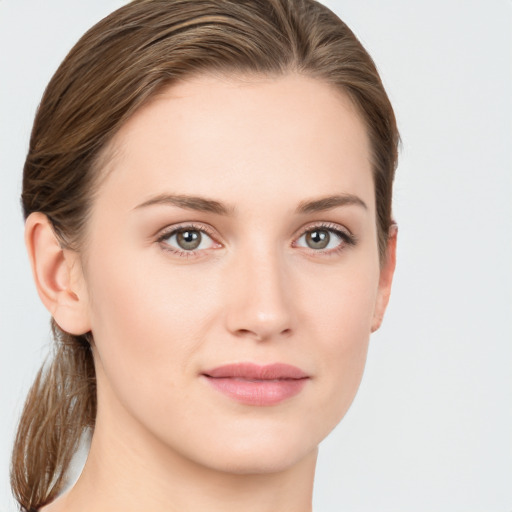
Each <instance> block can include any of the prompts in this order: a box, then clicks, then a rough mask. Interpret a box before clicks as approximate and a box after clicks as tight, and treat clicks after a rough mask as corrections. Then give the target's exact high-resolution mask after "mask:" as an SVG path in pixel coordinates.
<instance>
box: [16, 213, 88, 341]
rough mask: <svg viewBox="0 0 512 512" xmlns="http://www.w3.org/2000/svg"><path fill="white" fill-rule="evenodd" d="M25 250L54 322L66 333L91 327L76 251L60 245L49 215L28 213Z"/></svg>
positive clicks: (83, 331)
mask: <svg viewBox="0 0 512 512" xmlns="http://www.w3.org/2000/svg"><path fill="white" fill-rule="evenodd" d="M25 245H26V247H27V251H28V257H29V260H30V265H31V267H32V274H33V277H34V281H35V284H36V288H37V293H38V294H39V297H40V299H41V301H42V302H43V304H44V305H45V307H46V309H47V310H48V311H49V312H50V313H51V315H52V317H53V318H54V320H55V321H56V322H57V325H58V326H59V327H60V328H61V329H62V330H63V331H65V332H67V333H69V334H75V335H80V334H85V333H86V332H89V331H90V330H91V327H90V323H89V317H88V308H87V304H88V297H87V293H86V287H85V281H84V277H83V273H82V267H81V265H80V260H79V257H78V254H77V253H76V252H74V251H71V250H68V249H64V248H62V247H61V245H60V243H59V240H58V238H57V237H56V235H55V232H54V230H53V227H52V225H51V223H50V221H49V220H48V217H47V216H46V215H44V214H42V213H40V212H34V213H31V214H30V215H29V216H28V218H27V220H26V222H25Z"/></svg>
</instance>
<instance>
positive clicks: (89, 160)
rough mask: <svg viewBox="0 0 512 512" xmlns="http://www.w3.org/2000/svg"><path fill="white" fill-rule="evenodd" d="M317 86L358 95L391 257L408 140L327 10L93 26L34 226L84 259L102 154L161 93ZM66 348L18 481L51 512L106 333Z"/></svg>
mask: <svg viewBox="0 0 512 512" xmlns="http://www.w3.org/2000/svg"><path fill="white" fill-rule="evenodd" d="M211 72H214V73H221V74H233V73H234V74H239V73H240V74H242V73H252V74H254V73H256V74H264V75H272V76H279V75H282V74H285V73H290V72H294V73H299V74H303V75H306V76H309V77H315V78H318V79H319V80H321V81H323V82H327V83H329V84H331V85H333V86H334V87H335V88H337V89H338V90H340V91H342V92H344V93H345V94H347V95H348V96H349V97H350V98H351V100H352V102H353V103H354V105H355V106H356V108H357V109H358V111H359V113H360V114H361V117H362V119H363V120H364V122H365V124H366V127H367V130H368V134H369V138H370V142H371V147H372V152H373V155H372V156H373V173H374V184H375V197H376V205H377V232H378V245H379V252H380V257H381V259H382V258H385V251H386V246H387V237H388V232H389V228H390V226H391V223H392V220H391V196H392V183H393V177H394V171H395V168H396V164H397V147H398V143H399V135H398V131H397V127H396V122H395V117H394V114H393V110H392V107H391V104H390V102H389V100H388V97H387V95H386V92H385V90H384V88H383V85H382V83H381V80H380V78H379V75H378V73H377V70H376V68H375V65H374V63H373V61H372V59H371V57H370V56H369V55H368V53H367V52H366V51H365V50H364V48H363V47H362V45H361V44H360V43H359V41H358V40H357V39H356V37H355V36H354V34H353V33H352V32H351V31H350V29H349V28H348V27H347V26H346V25H345V24H344V23H343V22H342V21H341V20H340V19H339V18H338V17H337V16H336V15H335V14H333V13H332V12H331V11H330V10H329V9H327V8H326V7H325V6H323V5H321V4H320V3H317V2H316V1H314V0H135V1H133V2H131V3H129V4H128V5H126V6H124V7H122V8H120V9H118V10H117V11H115V12H114V13H112V14H111V15H109V16H108V17H106V18H105V19H103V20H102V21H100V22H99V23H98V24H97V25H95V26H94V27H93V28H92V29H90V30H89V31H88V32H87V33H86V34H85V35H84V36H83V37H82V38H81V39H80V40H79V41H78V43H77V44H76V45H75V47H74V48H73V49H72V50H71V51H70V52H69V54H68V55H67V57H66V58H65V60H64V62H63V63H62V64H61V65H60V67H59V69H58V70H57V72H56V73H55V75H54V76H53V78H52V79H51V81H50V83H49V84H48V86H47V88H46V91H45V93H44V95H43V98H42V100H41V104H40V106H39V109H38V111H37V115H36V118H35V122H34V126H33V130H32V135H31V139H30V146H29V151H28V155H27V159H26V162H25V167H24V174H23V192H22V204H23V212H24V216H25V218H26V217H28V215H29V214H30V213H32V212H42V213H44V214H45V215H46V216H47V217H48V218H49V220H50V221H51V224H52V226H53V229H54V231H55V233H56V235H57V237H58V238H59V241H60V243H61V245H62V247H65V248H68V249H71V250H75V251H78V252H80V248H81V244H82V243H83V240H84V232H85V227H86V225H87V219H88V215H89V212H90V208H91V204H92V201H93V198H94V193H95V190H96V189H97V187H98V186H99V182H100V181H101V180H100V178H99V177H100V176H101V171H102V163H103V159H102V156H104V155H105V151H106V149H107V148H108V144H109V142H110V141H111V140H112V138H113V136H114V135H115V134H116V133H117V131H118V130H119V129H120V127H121V126H122V125H123V124H124V123H125V122H126V121H127V119H128V118H129V117H130V116H131V115H133V113H134V112H135V111H136V110H137V109H139V108H140V107H141V106H142V105H144V104H145V103H147V102H148V100H149V99H151V98H152V97H153V96H154V95H155V94H156V93H158V92H159V91H160V90H162V88H163V87H167V86H169V85H172V84H173V83H176V82H177V81H179V80H180V79H184V78H187V77H190V76H192V75H197V74H200V73H211ZM52 330H53V333H54V338H55V343H56V348H55V354H54V357H53V360H52V361H51V363H50V365H49V367H48V368H44V369H41V371H40V372H39V374H38V375H37V378H36V381H35V383H34V385H33V387H32V389H31V391H30V393H29V396H28V398H27V401H26V404H25V408H24V411H23V414H22V417H21V420H20V425H19V428H18V433H17V437H16V441H15V446H14V450H13V458H12V468H11V485H12V490H13V493H14V495H15V497H16V499H17V500H18V502H19V504H20V506H21V507H22V508H25V509H27V510H30V509H37V508H40V507H42V506H44V505H45V504H47V503H49V502H50V501H52V500H53V499H54V498H55V497H56V496H57V495H58V493H59V492H60V490H61V489H62V485H63V478H64V475H65V473H66V470H67V468H68V465H69V461H70V459H71V456H72V455H73V453H74V451H75V450H76V446H77V443H78V441H79V438H80V436H81V434H82V433H83V431H84V429H85V428H88V427H90V428H93V427H94V420H95V415H96V388H95V372H94V362H93V357H92V351H91V349H90V343H93V342H94V340H93V336H92V333H84V335H82V336H74V335H71V334H68V333H66V332H63V331H62V330H61V329H60V328H59V327H58V325H57V324H56V323H55V322H54V321H53V320H52Z"/></svg>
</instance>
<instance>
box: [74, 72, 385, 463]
mask: <svg viewBox="0 0 512 512" xmlns="http://www.w3.org/2000/svg"><path fill="white" fill-rule="evenodd" d="M113 145H114V147H115V151H114V152H113V153H114V154H115V156H114V157H113V159H112V161H111V163H110V165H109V169H108V174H107V170H105V175H104V176H105V179H104V180H103V182H102V183H101V186H100V187H99V190H98V194H97V195H96V196H95V199H94V203H93V209H92V215H91V218H90V222H89V225H88V231H87V244H86V246H85V251H84V252H83V253H82V255H81V256H82V260H83V269H84V274H83V287H84V290H86V294H87V308H86V313H84V314H86V315H87V318H88V322H89V324H90V327H91V330H92V333H93V336H94V357H95V364H96V367H97V378H98V394H99V410H98V423H97V428H103V429H107V430H108V429H111V431H116V429H117V432H118V434H119V435H126V436H127V438H129V436H132V438H133V436H135V438H136V439H138V443H137V444H138V445H139V446H144V447H150V448H151V449H155V448H157V449H158V450H157V451H158V453H160V454H167V455H169V457H171V456H172V457H179V458H181V459H183V460H188V461H193V462H195V463H198V464H200V465H202V466H205V467H208V468H213V469H218V470H222V471H232V472H239V473H247V472H265V471H270V470H277V469H284V468H286V467H289V466H292V465H293V464H295V463H296V462H298V461H299V460H301V459H302V458H304V457H305V456H307V455H308V454H310V453H312V452H314V451H315V449H316V446H317V445H318V443H319V442H320V441H321V440H322V439H323V438H324V437H325V436H326V435H327V434H328V433H329V432H330V431H331V429H333V428H334V426H335V425H336V424H337V423H338V422H339V421H340V419H341V418H342V417H343V415H344V414H345V412H346V411H347V409H348V407H349V405H350V403H351V402H352V399H353V398H354V395H355V393H356V390H357V388H358V385H359V382H360V379H361V376H362V372H363V367H364V363H365V358H366V353H367V346H368V339H369V335H370V332H371V330H372V325H374V323H375V318H376V317H378V316H379V315H381V314H382V312H383V311H382V307H381V306H380V305H379V304H381V298H382V295H383V294H385V292H386V290H384V289H383V288H384V287H383V285H382V283H381V280H380V279H379V278H380V276H381V269H380V265H379V256H378V249H377V232H376V221H375V199H374V188H373V181H372V173H371V164H370V149H369V141H368V138H367V134H366V131H365V128H364V125H363V123H362V121H361V120H360V118H359V116H358V114H357V112H356V110H355V108H354V107H353V106H352V104H351V103H350V101H349V100H348V98H347V97H345V96H343V95H342V94H341V93H339V92H336V91H335V90H334V89H332V88H330V86H328V85H326V84H324V83H322V82H320V81H317V80H314V79H310V78H306V77H300V76H296V75H289V76H285V77H280V78H276V79H272V78H264V77H258V78H254V77H246V79H244V80H241V79H232V78H224V79H222V78H219V77H217V78H215V77H207V76H205V77H201V78H195V79H193V80H190V81H187V82H183V83H180V84H179V85H175V86H173V87H171V88H169V89H167V90H165V91H164V92H163V93H161V94H160V95H159V96H158V97H156V98H155V99H154V100H153V101H152V102H151V103H150V104H148V105H147V106H145V107H144V108H142V109H141V110H140V111H138V112H137V113H136V114H135V115H134V117H132V118H131V120H130V121H128V123H127V124H126V125H125V126H124V127H123V128H122V129H121V131H120V132H119V133H118V134H117V136H116V138H115V140H114V142H113ZM262 454H264V456H263V457H262V456H261V455H262Z"/></svg>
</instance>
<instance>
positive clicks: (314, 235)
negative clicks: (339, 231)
mask: <svg viewBox="0 0 512 512" xmlns="http://www.w3.org/2000/svg"><path fill="white" fill-rule="evenodd" d="M305 236H306V244H307V245H308V247H310V248H311V249H325V248H326V247H327V246H328V245H329V242H330V241H331V235H330V233H329V231H327V230H326V229H315V230H313V231H308V232H307V233H306V235H305Z"/></svg>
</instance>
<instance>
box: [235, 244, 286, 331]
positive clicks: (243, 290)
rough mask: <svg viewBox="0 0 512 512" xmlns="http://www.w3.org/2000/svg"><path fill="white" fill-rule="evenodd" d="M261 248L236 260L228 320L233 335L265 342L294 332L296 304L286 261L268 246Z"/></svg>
mask: <svg viewBox="0 0 512 512" xmlns="http://www.w3.org/2000/svg"><path fill="white" fill-rule="evenodd" d="M257 245H258V246H257V248H255V247H254V245H253V246H252V247H246V248H244V249H241V250H240V252H239V253H238V254H236V256H235V257H234V262H233V265H232V267H231V272H230V278H229V288H230V289H231V293H230V295H231V300H230V301H229V308H228V311H227V312H226V313H227V316H226V319H227V327H228V329H229V330H230V331H231V332H232V333H233V334H236V335H238V336H241V335H244V336H249V337H253V338H255V339H259V340H263V339H268V338H271V337H274V336H283V335H286V334H289V333H290V332H291V330H292V327H293V326H292V304H291V295H290V292H291V290H290V289H289V285H290V283H289V280H288V279H287V273H288V272H287V269H286V262H285V258H284V257H283V255H282V254H281V253H280V252H279V251H278V250H277V248H276V247H275V246H272V245H271V244H269V243H268V242H267V243H259V244H257ZM228 293H229V292H228Z"/></svg>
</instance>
